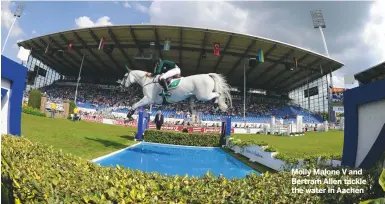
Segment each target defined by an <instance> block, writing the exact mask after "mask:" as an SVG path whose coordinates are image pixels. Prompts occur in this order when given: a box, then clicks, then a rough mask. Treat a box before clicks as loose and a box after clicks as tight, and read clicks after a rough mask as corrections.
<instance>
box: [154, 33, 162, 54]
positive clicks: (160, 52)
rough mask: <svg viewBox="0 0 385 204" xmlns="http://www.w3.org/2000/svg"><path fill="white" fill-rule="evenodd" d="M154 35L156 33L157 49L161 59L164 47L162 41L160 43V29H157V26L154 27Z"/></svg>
mask: <svg viewBox="0 0 385 204" xmlns="http://www.w3.org/2000/svg"><path fill="white" fill-rule="evenodd" d="M154 35H155V45H156V49H157V50H158V53H159V57H160V58H161V59H163V55H162V48H161V47H160V43H159V35H158V31H157V29H156V27H154Z"/></svg>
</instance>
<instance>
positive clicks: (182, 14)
mask: <svg viewBox="0 0 385 204" xmlns="http://www.w3.org/2000/svg"><path fill="white" fill-rule="evenodd" d="M16 7H17V3H16V2H8V1H2V2H1V28H2V29H1V43H2V46H3V44H4V40H5V38H6V36H7V33H8V31H9V28H10V26H11V24H12V22H13V12H14V11H15V9H16ZM311 10H322V11H323V15H324V18H325V22H326V28H325V29H324V35H325V38H326V43H327V47H328V50H329V54H330V57H331V58H333V59H335V60H338V61H340V62H342V63H343V64H345V66H344V67H343V68H342V69H340V70H338V71H336V72H335V73H333V74H334V76H333V83H334V87H344V82H343V77H344V75H347V74H349V75H352V74H355V73H358V72H360V71H363V70H365V69H367V68H369V67H371V66H374V65H377V64H379V63H380V62H382V61H385V0H378V1H350V2H347V1H335V2H331V1H317V2H316V1H297V2H288V1H282V2H277V1H274V2H273V1H265V2H262V1H253V2H249V1H234V2H231V1H219V0H216V1H181V2H175V1H139V2H134V1H128V2H127V1H109V2H86V1H82V2H76V1H75V2H74V1H72V2H65V1H63V2H45V1H41V2H32V1H27V2H25V10H24V12H23V15H22V16H21V17H20V18H19V19H18V20H17V22H16V23H15V25H14V27H13V29H12V32H11V34H10V37H9V39H8V42H7V44H6V48H5V51H4V53H3V54H4V55H5V56H7V57H10V58H11V59H13V60H17V58H16V55H17V52H18V47H17V45H16V43H17V42H18V41H21V40H27V39H30V38H34V37H37V36H41V35H45V34H49V33H54V32H59V31H65V30H69V29H77V28H84V27H92V26H103V25H122V24H142V23H145V24H156V25H181V26H192V27H203V28H210V29H220V30H227V31H232V32H237V33H245V34H249V35H256V36H261V37H265V38H269V39H272V40H278V41H281V42H285V43H289V44H292V45H295V46H299V47H302V48H306V49H309V50H312V51H314V52H317V53H320V54H324V55H325V50H324V47H323V43H322V40H321V35H320V32H319V30H317V29H314V28H313V24H312V21H311V16H310V11H311Z"/></svg>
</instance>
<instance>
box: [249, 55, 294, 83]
mask: <svg viewBox="0 0 385 204" xmlns="http://www.w3.org/2000/svg"><path fill="white" fill-rule="evenodd" d="M294 51H295V50H294V49H291V50H290V51H289V52H287V53H286V54H285V55H284V56H282V57H281V58H279V60H278V62H276V63H274V64H272V65H271V66H269V67H267V68H266V70H265V71H263V72H262V73H261V74H259V75H258V76H257V77H256V78H254V80H253V81H258V79H260V78H261V77H263V76H264V75H265V74H267V73H269V72H271V71H272V70H274V68H275V67H277V66H278V65H279V64H281V63H283V62H284V61H285V59H287V58H288V57H289V56H290V55H291V54H293V52H294ZM285 69H286V68H285ZM259 84H261V83H259Z"/></svg>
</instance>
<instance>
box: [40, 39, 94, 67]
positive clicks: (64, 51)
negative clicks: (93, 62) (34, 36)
mask: <svg viewBox="0 0 385 204" xmlns="http://www.w3.org/2000/svg"><path fill="white" fill-rule="evenodd" d="M48 39H49V40H50V41H51V42H52V43H53V44H54V45H55V46H56V47H58V48H59V49H60V50H61V51H62V52H63V53H65V55H64V56H69V57H70V58H71V59H72V60H73V61H74V62H75V63H76V64H74V63H73V62H71V61H68V62H69V63H70V64H71V66H72V67H71V68H73V70H75V71H76V72H77V70H78V68H79V67H80V64H81V61H80V60H78V59H76V57H74V55H73V54H72V53H71V52H68V51H67V50H66V49H65V48H64V47H63V46H62V45H60V44H59V43H58V42H56V41H55V40H54V39H53V38H52V37H51V36H48ZM41 41H42V40H41ZM83 67H84V68H85V69H84V72H85V73H91V72H92V70H91V68H90V67H88V66H85V65H84V64H83Z"/></svg>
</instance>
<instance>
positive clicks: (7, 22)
mask: <svg viewBox="0 0 385 204" xmlns="http://www.w3.org/2000/svg"><path fill="white" fill-rule="evenodd" d="M12 6H16V5H15V3H14V2H12V3H10V2H9V1H1V25H2V27H5V28H6V29H7V30H9V29H10V28H11V25H12V23H13V21H14V20H15V18H14V16H13V12H12V11H11V7H12ZM23 34H24V32H23V30H22V29H21V28H20V26H19V23H18V22H17V21H16V22H15V24H14V25H13V28H12V31H11V33H10V37H17V36H21V35H23Z"/></svg>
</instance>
